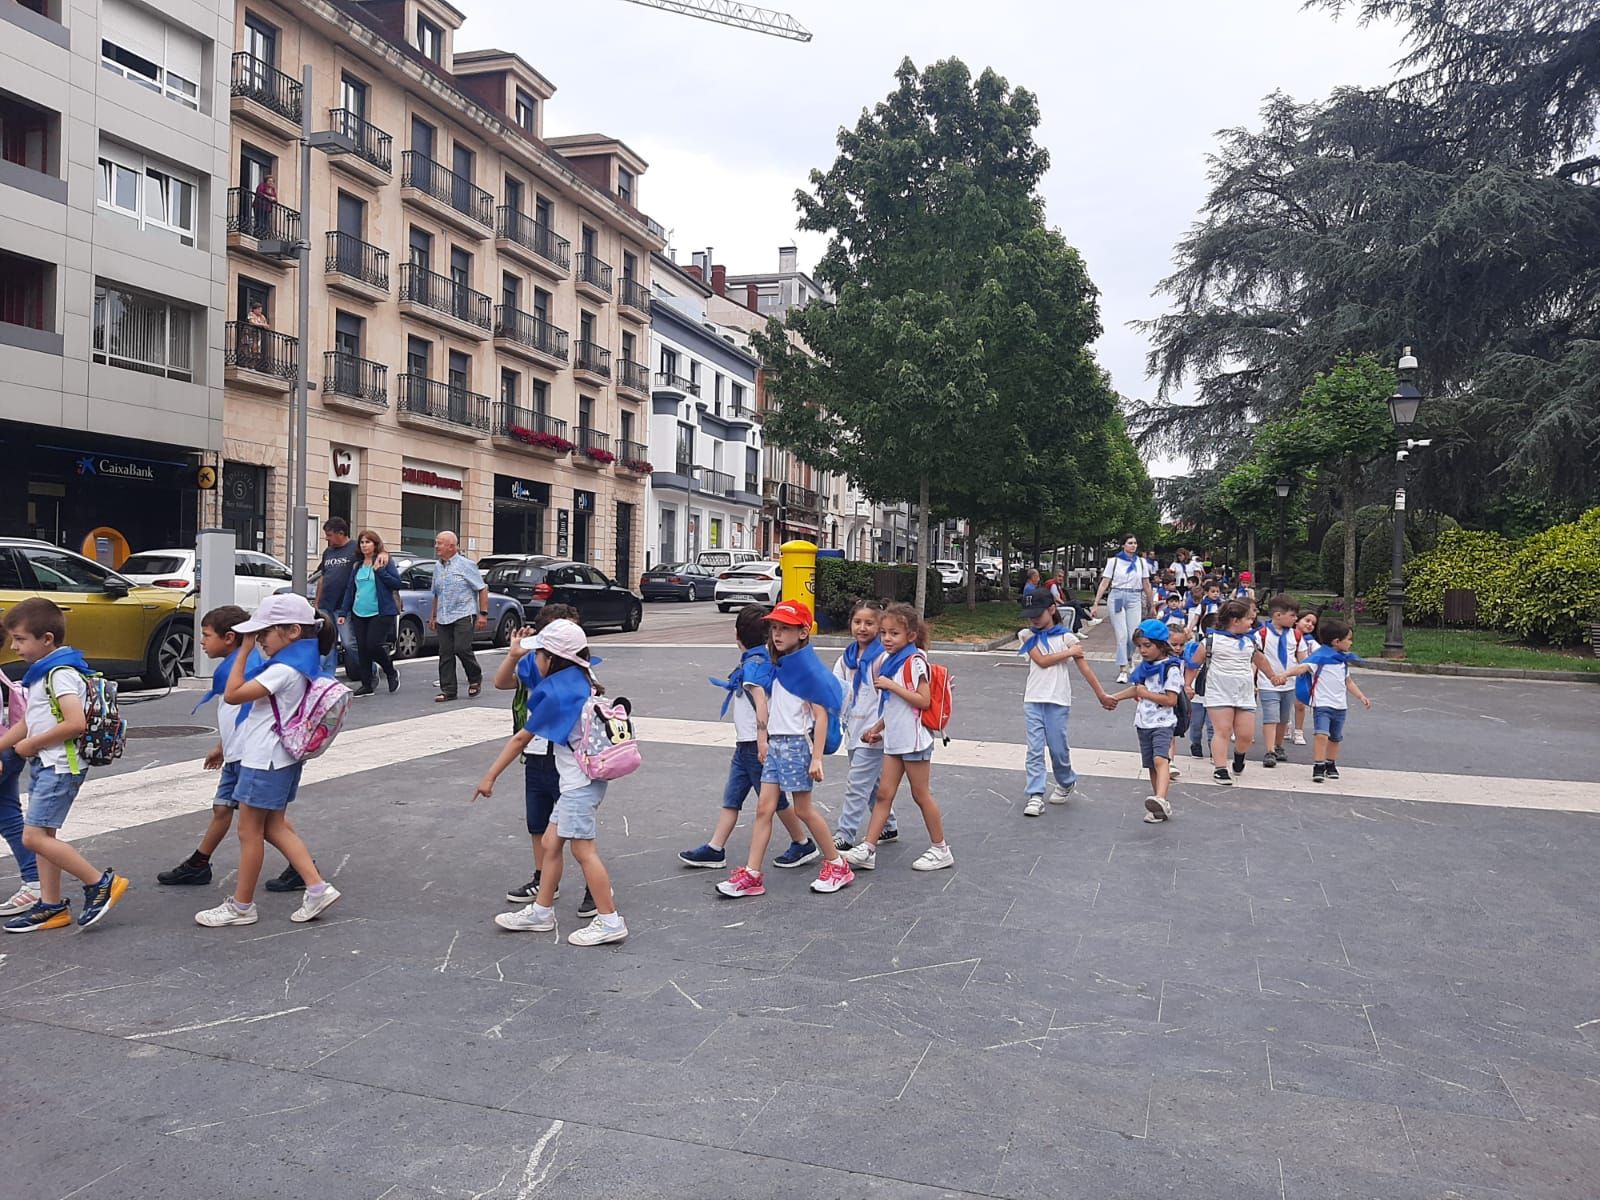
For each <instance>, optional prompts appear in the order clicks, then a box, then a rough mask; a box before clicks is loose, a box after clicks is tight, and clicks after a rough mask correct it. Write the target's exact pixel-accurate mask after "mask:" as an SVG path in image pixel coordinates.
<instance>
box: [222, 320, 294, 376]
mask: <svg viewBox="0 0 1600 1200" xmlns="http://www.w3.org/2000/svg"><path fill="white" fill-rule="evenodd" d="M224 336H225V339H226V340H225V342H224V344H223V352H222V360H223V364H224V365H225V366H229V367H238V368H239V369H240V370H242V371H255V372H257V373H258V374H261V375H276V376H277V377H278V378H280V379H293V378H294V377H295V366H296V359H297V356H298V353H299V350H300V339H299V338H297V337H290V336H289V335H288V334H287V333H278V332H276V331H275V330H272V329H268V328H267V327H266V326H265V325H252V324H250V322H248V321H229V322H228V323H227V325H226V327H225V329H224Z"/></svg>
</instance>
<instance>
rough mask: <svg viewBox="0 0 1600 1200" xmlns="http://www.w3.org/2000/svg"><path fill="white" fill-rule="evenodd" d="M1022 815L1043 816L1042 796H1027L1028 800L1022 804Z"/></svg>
mask: <svg viewBox="0 0 1600 1200" xmlns="http://www.w3.org/2000/svg"><path fill="white" fill-rule="evenodd" d="M1022 815H1023V816H1025V817H1042V816H1044V797H1043V796H1029V797H1028V802H1027V803H1026V804H1024V805H1023V806H1022Z"/></svg>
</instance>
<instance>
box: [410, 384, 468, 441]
mask: <svg viewBox="0 0 1600 1200" xmlns="http://www.w3.org/2000/svg"><path fill="white" fill-rule="evenodd" d="M397 400H398V403H397V405H396V407H395V417H396V419H398V420H399V422H400V424H402V425H409V426H411V427H412V428H414V429H427V430H431V431H432V432H434V433H442V434H444V435H446V436H447V437H455V438H461V439H463V440H465V441H476V440H477V439H478V438H481V437H483V435H484V434H486V433H488V432H489V397H487V396H481V395H479V394H478V393H477V392H469V391H467V390H466V388H459V387H451V386H450V385H449V384H448V383H440V382H439V381H438V380H436V379H428V378H425V377H424V376H422V375H411V374H402V375H401V376H400V378H399V389H398V392H397Z"/></svg>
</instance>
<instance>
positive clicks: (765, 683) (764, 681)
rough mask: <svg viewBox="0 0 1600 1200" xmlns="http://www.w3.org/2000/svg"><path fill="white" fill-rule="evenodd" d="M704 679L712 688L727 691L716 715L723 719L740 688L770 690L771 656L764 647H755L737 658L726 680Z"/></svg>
mask: <svg viewBox="0 0 1600 1200" xmlns="http://www.w3.org/2000/svg"><path fill="white" fill-rule="evenodd" d="M706 679H707V681H708V682H709V683H710V684H711V685H712V686H713V687H719V688H724V689H726V690H727V693H728V694H727V695H726V696H724V697H723V699H722V711H721V712H719V713H718V714H717V715H718V716H719V717H725V716H727V715H728V705H730V704H732V703H733V698H734V697H735V696H737V695H738V694H739V689H740V688H742V687H747V686H749V685H751V684H754V685H755V686H757V687H759V688H762V689H764V690H765V691H769V692H770V691H771V690H772V655H770V654H768V653H767V648H766V647H765V646H757V647H755V648H754V649H752V650H746V651H745V652H744V653H743V654H741V655H740V656H739V665H738V666H736V667H735V668H734V669H733V670H731V671H729V672H728V677H727V678H726V679H718V678H717V677H716V676H714V675H708V676H706Z"/></svg>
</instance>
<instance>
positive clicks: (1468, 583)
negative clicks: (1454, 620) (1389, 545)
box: [1406, 528, 1516, 625]
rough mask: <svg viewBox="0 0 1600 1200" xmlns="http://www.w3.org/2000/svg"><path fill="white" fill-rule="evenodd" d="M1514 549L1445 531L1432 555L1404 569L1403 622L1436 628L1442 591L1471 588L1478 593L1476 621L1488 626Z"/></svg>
mask: <svg viewBox="0 0 1600 1200" xmlns="http://www.w3.org/2000/svg"><path fill="white" fill-rule="evenodd" d="M1515 548H1516V546H1515V543H1513V542H1509V541H1507V540H1506V539H1505V538H1503V537H1501V536H1500V535H1499V534H1498V533H1489V532H1487V531H1484V530H1477V529H1461V528H1456V529H1447V530H1445V531H1444V532H1443V533H1441V534H1440V535H1439V540H1438V543H1437V545H1435V546H1434V547H1433V549H1431V550H1429V551H1427V552H1426V553H1423V554H1419V555H1418V556H1417V557H1416V558H1414V559H1412V560H1411V561H1410V562H1409V563H1407V564H1406V620H1407V621H1414V622H1416V623H1417V624H1419V625H1437V624H1440V623H1441V622H1443V620H1444V594H1445V591H1446V589H1449V588H1471V589H1472V590H1474V591H1476V592H1477V593H1478V615H1479V619H1480V620H1483V621H1485V622H1486V623H1487V620H1488V613H1489V610H1490V608H1491V607H1492V606H1493V605H1494V604H1495V603H1496V602H1497V600H1498V599H1499V596H1500V593H1501V592H1502V591H1503V582H1502V580H1501V576H1502V575H1503V574H1504V572H1505V569H1506V566H1507V564H1508V563H1509V562H1510V561H1511V554H1512V551H1513V550H1514V549H1515Z"/></svg>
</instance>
